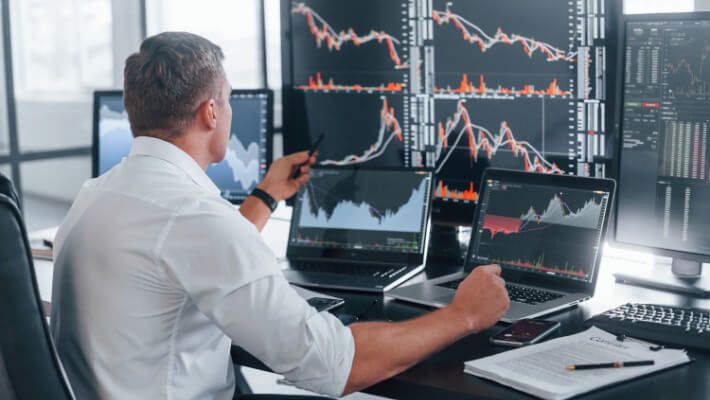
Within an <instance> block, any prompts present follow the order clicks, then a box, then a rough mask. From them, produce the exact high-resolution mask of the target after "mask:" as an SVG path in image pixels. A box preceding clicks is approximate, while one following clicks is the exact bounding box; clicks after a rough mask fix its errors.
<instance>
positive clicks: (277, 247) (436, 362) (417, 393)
mask: <svg viewBox="0 0 710 400" xmlns="http://www.w3.org/2000/svg"><path fill="white" fill-rule="evenodd" d="M278 215H279V219H278V220H273V221H270V222H269V223H268V224H267V226H266V228H265V229H264V232H263V235H264V239H265V240H266V241H267V243H269V245H270V246H271V247H272V249H274V251H275V253H276V254H277V256H283V255H284V254H285V247H286V237H287V235H288V214H286V213H284V212H283V211H282V212H281V213H279V214H278ZM31 236H33V237H37V236H39V237H42V236H43V235H31ZM607 253H609V251H606V252H605V254H607ZM623 256H624V253H617V254H614V255H613V256H612V257H610V256H608V255H607V256H606V257H605V258H604V261H603V263H602V267H601V271H600V274H599V283H598V286H597V292H596V295H595V297H594V299H593V300H591V301H588V302H585V303H583V304H582V305H580V306H578V307H575V308H573V309H570V310H568V311H562V312H559V313H557V314H554V315H552V316H550V317H548V318H549V319H553V320H557V321H560V322H561V323H562V327H561V329H560V331H559V333H558V335H569V334H572V333H575V332H578V331H579V330H581V329H582V324H583V321H584V320H585V319H586V318H588V317H590V316H592V315H594V314H598V313H600V312H602V311H605V310H607V309H610V308H613V307H615V306H618V305H620V304H623V303H626V302H642V303H644V302H645V303H659V304H668V305H681V306H695V307H701V308H707V309H710V300H700V299H691V298H688V297H685V296H680V295H675V294H671V293H665V292H660V291H654V290H650V289H642V288H636V287H632V286H626V285H617V284H615V283H614V279H613V277H612V273H614V272H616V271H621V270H626V271H630V270H632V269H633V268H642V267H644V265H643V263H639V262H638V261H639V260H638V259H636V260H632V259H624V258H623ZM634 257H636V256H634ZM641 261H645V262H646V263H648V262H650V258H649V257H647V258H645V259H644V260H641ZM646 267H648V265H646ZM36 268H37V278H38V281H39V286H40V292H41V296H42V299H43V300H45V301H48V300H49V298H50V295H51V280H52V266H51V263H49V262H39V263H37V262H36ZM457 268H460V266H450V267H428V268H427V269H426V271H425V273H424V274H421V275H419V276H417V277H415V278H414V279H413V280H411V281H409V282H408V283H407V284H412V283H415V282H418V281H421V280H423V279H426V278H432V277H436V276H440V275H443V274H447V273H451V272H454V271H455V270H456V269H457ZM328 293H330V294H333V295H336V296H339V297H342V298H344V299H345V300H346V305H345V306H344V309H343V310H342V311H343V312H347V313H350V314H354V315H360V314H364V317H365V319H367V320H392V321H401V320H405V319H409V318H414V317H417V316H419V315H422V314H423V313H424V312H426V311H427V309H426V308H423V307H419V306H415V305H409V304H407V303H402V302H399V301H395V300H392V299H387V298H385V297H383V296H378V295H370V294H362V293H355V292H343V291H329V292H328ZM375 300H377V302H376V303H374V304H373V302H374V301H375ZM503 328H504V326H503V325H497V326H495V327H493V328H491V329H489V330H487V331H485V332H482V333H480V334H477V335H471V336H469V337H466V338H464V339H462V340H460V341H459V342H457V343H455V344H453V345H452V346H450V347H448V348H447V349H445V350H443V351H441V352H439V353H436V354H434V355H432V356H431V357H429V358H428V359H426V360H425V361H423V362H422V363H420V364H419V365H417V366H415V367H413V368H411V369H409V370H408V371H406V372H404V373H402V374H399V375H397V376H395V377H393V378H391V379H388V380H386V381H384V382H382V383H379V384H377V385H375V386H373V387H370V388H368V389H366V390H365V392H368V393H372V394H375V395H379V396H385V397H390V398H394V399H408V400H409V399H432V398H438V399H470V398H479V399H513V400H515V399H531V397H530V396H527V395H525V394H523V393H520V392H516V391H514V390H512V389H508V388H506V387H503V386H500V385H497V384H495V383H491V382H488V381H485V380H482V379H480V378H476V377H474V376H472V375H468V374H464V373H463V363H464V361H468V360H471V359H476V358H481V357H485V356H489V355H492V354H495V353H498V352H501V351H504V349H503V348H496V347H492V346H491V345H490V344H489V343H488V338H489V337H490V336H491V335H493V334H495V333H496V332H498V331H500V330H502V329H503ZM233 354H234V355H235V356H236V357H237V360H238V361H239V363H240V364H242V365H246V366H250V367H255V368H261V369H266V367H265V366H264V365H263V364H261V363H260V362H258V360H256V359H254V358H253V357H251V356H250V355H248V354H247V353H245V352H244V351H243V350H241V349H239V348H236V347H235V348H234V349H233ZM690 355H691V357H693V358H694V359H695V360H696V361H695V362H694V363H691V364H688V365H684V366H681V367H677V368H675V369H672V370H668V371H664V372H660V373H658V374H655V375H652V376H648V377H644V378H641V379H638V380H635V381H632V382H628V383H625V384H622V385H620V386H616V387H612V388H609V389H604V390H602V391H599V392H595V393H591V394H589V395H586V396H582V397H580V399H585V400H591V399H625V400H626V399H632V398H633V399H636V398H638V399H644V400H651V399H658V400H661V399H663V400H667V399H680V398H682V399H687V400H695V399H697V400H701V399H703V400H705V399H710V353H702V352H697V351H691V352H690Z"/></svg>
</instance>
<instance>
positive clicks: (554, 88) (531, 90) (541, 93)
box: [434, 73, 572, 98]
mask: <svg viewBox="0 0 710 400" xmlns="http://www.w3.org/2000/svg"><path fill="white" fill-rule="evenodd" d="M434 93H448V94H471V95H493V96H496V95H502V96H515V95H518V96H536V97H559V98H569V97H572V92H571V91H566V90H562V88H560V86H559V83H558V81H557V79H553V80H552V82H550V84H549V85H548V87H547V88H546V89H537V88H536V87H535V86H534V85H530V84H527V85H523V88H522V89H516V88H514V87H503V86H501V85H498V87H497V88H493V87H489V86H488V85H487V84H486V78H485V76H484V75H483V74H481V75H480V76H479V83H478V86H476V85H475V84H474V82H473V81H472V80H471V79H470V78H469V76H468V74H465V73H464V74H463V75H462V76H461V82H460V83H459V85H458V86H457V87H451V86H447V87H445V88H441V87H434Z"/></svg>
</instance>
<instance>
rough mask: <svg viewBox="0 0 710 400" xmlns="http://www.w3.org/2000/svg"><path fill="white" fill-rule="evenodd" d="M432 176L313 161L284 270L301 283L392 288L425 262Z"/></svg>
mask: <svg viewBox="0 0 710 400" xmlns="http://www.w3.org/2000/svg"><path fill="white" fill-rule="evenodd" d="M432 181H433V176H432V172H430V171H417V170H412V169H404V168H368V167H362V166H360V167H336V166H332V167H331V166H327V167H323V166H320V167H314V168H313V169H312V170H311V173H310V181H309V182H308V183H307V184H306V185H304V187H303V188H302V189H301V191H300V192H299V194H298V196H297V198H296V201H295V205H294V209H293V217H292V218H291V228H290V232H289V239H288V247H287V251H286V258H287V262H288V268H287V269H285V270H284V275H285V276H286V279H288V280H289V282H291V283H293V284H297V285H301V286H307V287H316V288H330V289H350V290H362V291H369V292H383V291H386V290H390V289H392V288H394V287H396V286H397V285H399V284H401V283H402V282H404V281H406V280H407V279H409V278H411V277H412V276H414V275H416V274H417V273H419V272H420V271H421V270H422V269H423V268H424V261H425V258H426V251H427V246H428V239H429V214H430V211H431V210H430V208H431V207H430V204H431V196H432Z"/></svg>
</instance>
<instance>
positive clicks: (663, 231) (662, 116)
mask: <svg viewBox="0 0 710 400" xmlns="http://www.w3.org/2000/svg"><path fill="white" fill-rule="evenodd" d="M622 35H623V36H622V38H623V73H622V74H621V75H622V78H623V79H622V85H621V90H620V93H619V95H620V98H621V101H620V102H619V104H621V105H622V107H621V112H620V113H619V115H620V121H619V124H620V127H619V129H620V130H621V133H622V135H621V136H622V138H621V150H620V157H619V171H618V179H619V196H618V207H617V214H616V224H615V242H616V243H618V244H621V245H627V246H633V247H637V248H641V249H650V250H651V251H653V252H654V253H656V254H658V255H661V256H668V257H672V258H673V263H672V271H673V273H674V274H675V276H672V275H671V274H670V273H668V274H664V273H659V272H658V270H656V275H654V276H650V277H649V276H645V275H644V273H643V271H637V272H634V273H625V274H623V275H621V276H620V277H619V278H620V279H621V280H623V281H627V282H631V283H640V284H644V285H651V286H654V287H661V288H666V289H669V290H681V291H689V292H691V293H693V292H695V293H697V292H703V291H704V292H705V293H706V294H707V293H710V292H708V289H710V282H709V280H708V279H707V277H705V278H704V279H703V277H700V278H698V276H699V275H700V273H701V268H702V263H703V262H708V261H710V224H708V215H710V169H709V168H710V162H709V161H708V160H709V159H708V157H709V156H710V153H708V151H710V146H708V144H709V143H710V142H709V141H708V139H709V137H708V135H709V134H710V132H708V130H709V128H710V13H693V14H673V15H659V14H656V15H637V16H628V17H625V20H624V24H623V30H622ZM667 271H668V269H666V272H667ZM706 275H707V274H706ZM683 276H685V277H694V278H695V279H693V280H689V281H688V280H683V279H679V277H683Z"/></svg>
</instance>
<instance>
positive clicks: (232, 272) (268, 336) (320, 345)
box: [163, 215, 355, 397]
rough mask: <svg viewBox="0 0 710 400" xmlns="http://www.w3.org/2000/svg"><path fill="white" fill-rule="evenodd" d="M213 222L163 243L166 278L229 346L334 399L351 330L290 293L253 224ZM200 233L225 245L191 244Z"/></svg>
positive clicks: (205, 220)
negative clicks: (207, 232) (165, 245)
mask: <svg viewBox="0 0 710 400" xmlns="http://www.w3.org/2000/svg"><path fill="white" fill-rule="evenodd" d="M213 217H214V218H209V217H206V216H204V215H203V216H201V217H200V218H199V219H197V220H196V221H195V222H196V223H195V224H191V223H189V221H184V220H183V221H181V223H180V224H175V227H174V228H173V229H172V230H171V232H170V233H169V234H168V236H169V239H170V240H168V241H166V242H167V243H170V244H171V246H177V247H179V248H180V251H170V249H165V251H164V252H163V255H164V257H163V262H164V263H165V265H166V270H167V271H168V273H169V275H171V277H172V278H173V279H174V280H175V281H176V282H175V283H176V284H178V285H180V286H181V287H182V288H183V290H185V291H186V292H187V294H188V296H189V297H190V299H191V300H192V301H193V302H194V303H195V305H196V307H197V308H198V309H199V310H200V312H201V313H203V314H204V315H205V316H207V318H209V319H210V320H212V321H213V322H214V323H215V324H216V325H217V326H219V327H220V329H221V330H222V331H223V332H224V333H225V334H226V335H227V336H228V337H230V338H231V339H232V342H233V344H235V345H237V346H240V347H242V348H244V349H245V350H246V351H248V352H249V353H251V354H252V355H254V356H255V357H257V358H258V359H259V360H261V361H262V362H263V363H264V364H266V365H267V366H268V367H269V368H271V369H272V370H273V371H274V372H276V373H279V374H282V375H284V376H285V378H286V380H288V381H289V382H291V383H293V384H294V385H295V386H298V387H301V388H303V389H307V390H311V391H314V392H318V393H321V394H325V395H328V396H335V397H338V396H340V395H341V394H342V393H343V390H344V388H345V385H346V383H347V380H348V377H349V375H350V369H351V366H352V362H353V358H354V355H355V343H354V339H353V336H352V332H351V331H350V328H348V327H345V326H344V325H343V324H342V323H341V322H340V320H338V319H337V318H335V317H334V316H333V315H331V314H330V313H327V312H323V313H318V312H317V311H316V310H315V309H314V308H313V307H311V306H310V305H309V304H308V303H307V302H306V301H305V300H304V299H303V298H301V297H300V296H299V295H298V294H297V293H296V291H295V290H294V289H293V288H291V286H290V285H289V284H288V282H287V281H286V279H285V278H284V276H283V274H282V273H281V270H280V269H279V268H278V265H277V264H276V257H275V256H274V255H273V253H272V252H271V250H270V249H269V248H268V246H266V244H265V243H264V242H263V240H262V239H261V237H260V236H259V234H258V233H257V232H256V230H255V229H254V228H253V226H251V225H245V224H247V223H246V222H244V220H242V219H241V218H235V217H231V218H227V219H224V218H217V217H219V216H213ZM197 222H199V225H198V223H197ZM206 228H207V229H209V230H211V231H212V234H211V235H210V236H211V237H219V235H218V234H215V231H216V232H217V233H219V234H222V235H223V236H222V237H224V238H226V240H225V241H224V242H223V241H218V242H215V243H213V245H212V246H204V243H202V244H200V243H197V242H198V241H197V240H195V232H199V231H200V230H204V229H206ZM205 248H207V249H209V251H205ZM178 254H179V256H178ZM178 257H180V258H178Z"/></svg>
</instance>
